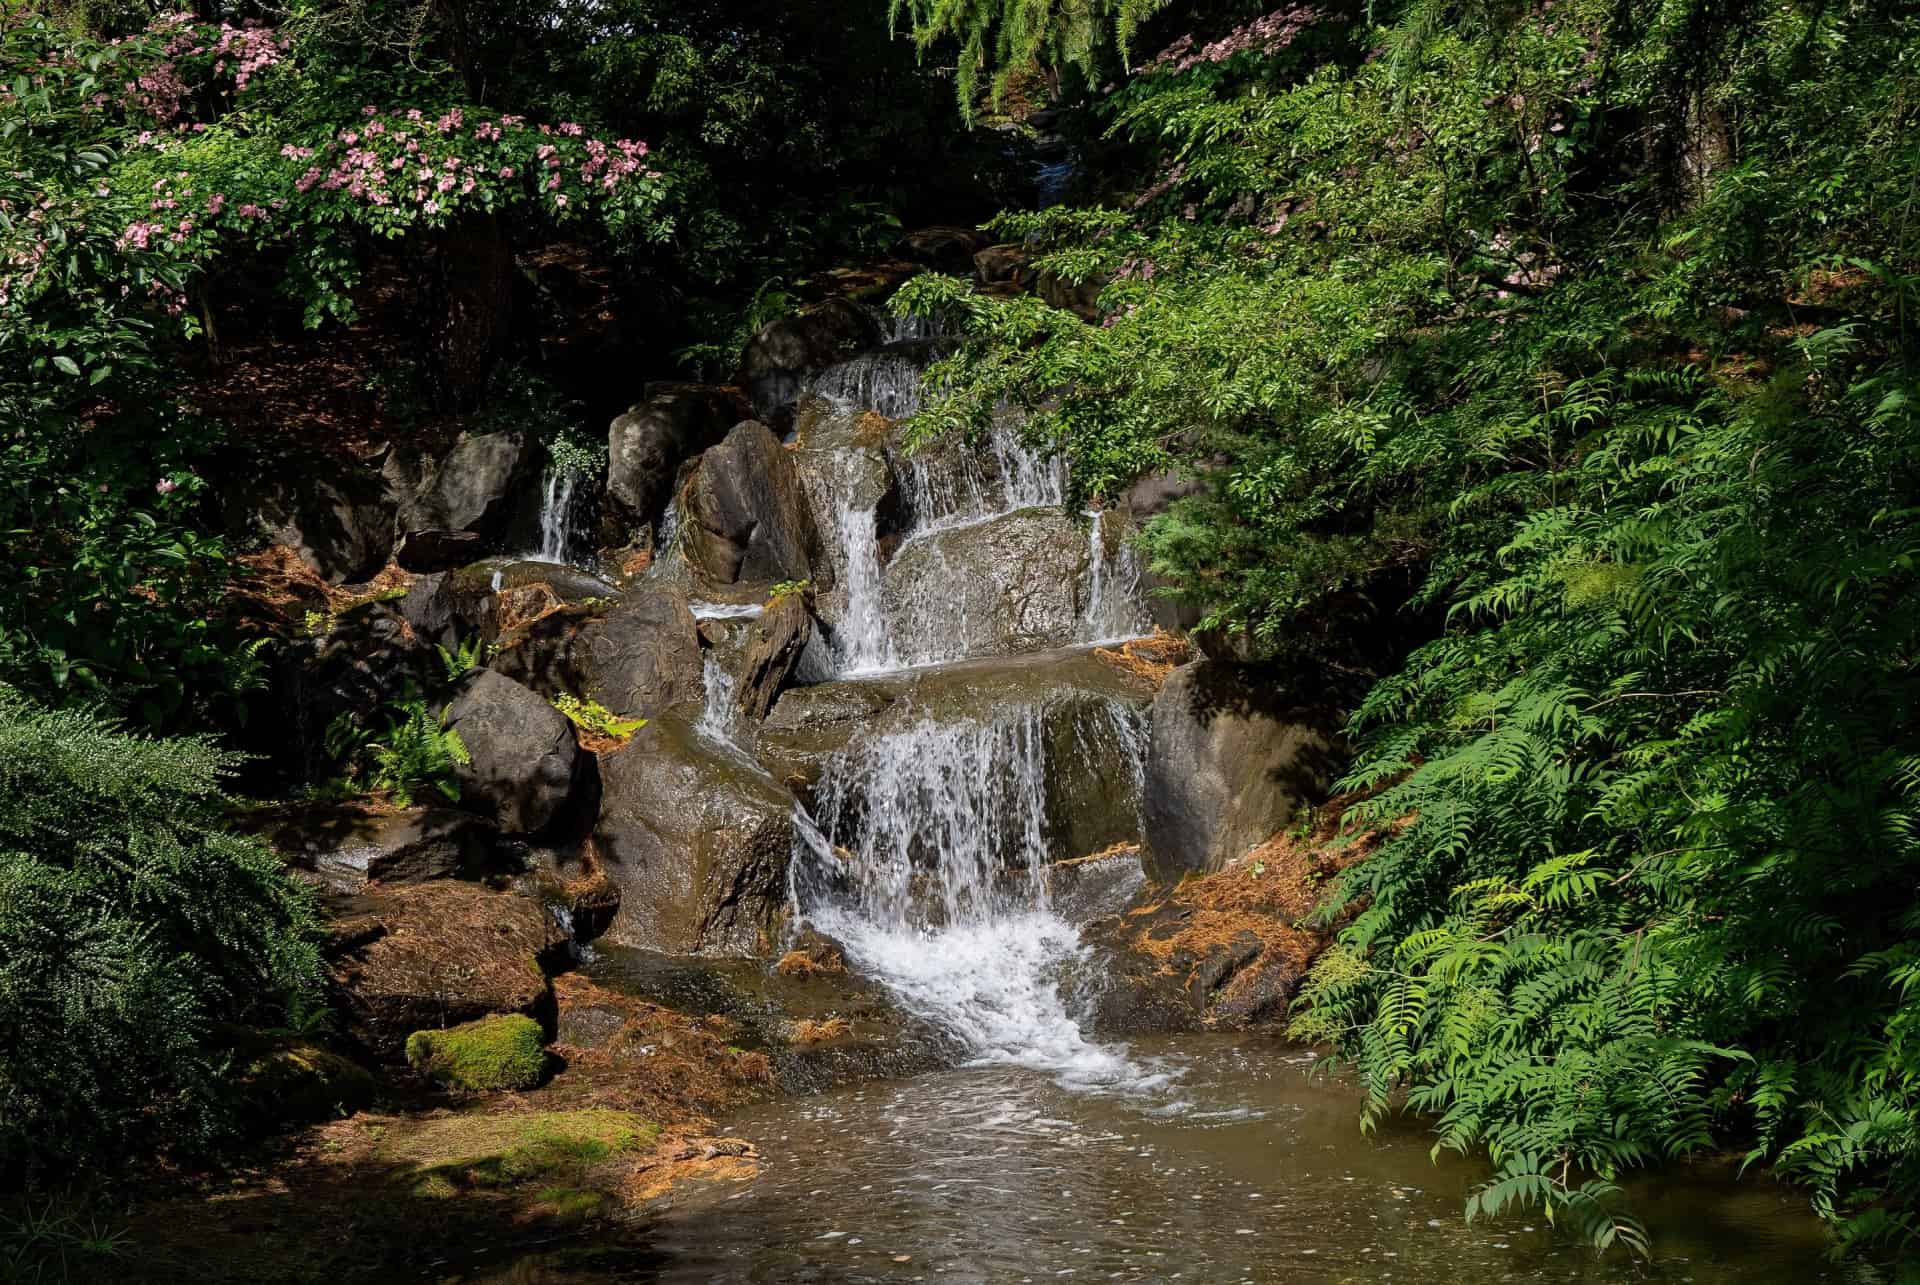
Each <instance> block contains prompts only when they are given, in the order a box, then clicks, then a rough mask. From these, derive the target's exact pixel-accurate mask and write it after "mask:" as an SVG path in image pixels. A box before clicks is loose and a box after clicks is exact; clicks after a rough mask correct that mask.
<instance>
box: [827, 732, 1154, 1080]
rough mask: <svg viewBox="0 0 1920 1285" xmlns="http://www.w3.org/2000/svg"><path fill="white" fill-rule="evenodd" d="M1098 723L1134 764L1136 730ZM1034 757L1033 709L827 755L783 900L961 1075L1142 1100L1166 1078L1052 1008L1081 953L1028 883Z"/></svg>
mask: <svg viewBox="0 0 1920 1285" xmlns="http://www.w3.org/2000/svg"><path fill="white" fill-rule="evenodd" d="M1100 721H1102V722H1103V723H1108V720H1106V719H1104V718H1103V719H1102V720H1100ZM1109 726H1110V727H1111V728H1113V729H1120V730H1122V731H1124V732H1125V733H1126V734H1127V735H1128V736H1129V737H1130V738H1131V739H1129V740H1127V741H1126V742H1125V743H1123V744H1121V745H1119V746H1117V747H1116V748H1117V750H1118V751H1119V752H1122V753H1134V754H1137V753H1138V749H1139V746H1138V741H1139V736H1140V728H1139V724H1138V721H1137V720H1131V721H1130V720H1127V719H1124V718H1120V717H1118V716H1115V717H1114V718H1113V719H1112V720H1111V722H1110V724H1109ZM1074 741H1075V743H1076V744H1079V743H1080V738H1079V737H1078V736H1077V735H1076V737H1075V738H1074ZM1046 746H1047V737H1046V727H1045V714H1044V711H1042V710H1041V709H1039V708H1038V707H1032V706H1029V707H1026V708H1024V709H1020V710H1015V711H1009V712H1006V713H1002V714H1000V715H998V716H997V717H994V718H992V719H990V720H988V721H985V722H970V721H962V722H953V723H936V722H933V721H931V720H926V721H922V722H921V723H919V724H917V725H915V726H913V727H910V728H907V729H905V730H903V731H900V732H895V733H892V734H889V735H885V736H880V737H877V738H874V739H873V740H871V741H869V742H867V743H866V744H865V745H864V746H862V747H860V748H859V749H857V750H854V751H851V752H849V753H848V754H845V755H843V756H841V757H839V758H837V759H836V760H835V761H834V762H832V763H831V764H830V765H829V766H828V769H827V772H826V774H825V776H824V777H823V779H822V781H821V783H820V786H819V788H818V790H817V791H816V803H817V811H818V815H819V823H818V824H817V825H816V824H815V823H814V820H813V818H811V817H809V816H807V815H806V813H805V812H804V811H802V812H800V813H799V814H798V817H797V819H798V821H799V824H798V825H797V826H796V832H797V835H798V837H797V839H796V843H795V851H794V860H793V865H792V871H793V873H792V878H793V881H794V882H793V891H794V900H795V902H796V906H797V909H798V910H799V912H800V914H801V915H802V916H803V917H804V918H805V919H806V921H807V922H809V923H811V924H813V925H814V926H815V927H817V928H819V929H820V930H821V931H823V932H825V933H827V934H828V935H829V936H831V937H833V938H835V939H836V940H838V941H839V942H840V943H841V944H842V945H843V946H844V947H845V948H846V951H847V955H848V958H849V960H850V961H851V962H852V963H853V964H854V965H855V967H857V968H858V969H860V970H861V971H862V972H864V973H866V974H867V975H869V976H871V977H873V978H875V979H876V980H878V981H879V982H881V983H882V984H883V985H885V986H886V987H887V988H888V989H889V990H890V991H892V992H893V994H894V996H895V997H896V998H897V999H898V1000H899V1002H900V1004H901V1006H902V1007H904V1008H905V1009H907V1010H908V1011H909V1012H911V1013H913V1014H914V1015H915V1016H917V1017H920V1018H922V1019H924V1020H926V1021H929V1022H932V1023H934V1024H935V1025H937V1026H939V1027H940V1028H941V1029H942V1030H944V1031H946V1032H947V1033H949V1034H950V1035H952V1036H953V1037H954V1038H955V1039H957V1040H958V1041H959V1042H960V1044H961V1046H962V1047H963V1048H965V1049H966V1050H967V1052H968V1061H969V1064H972V1065H980V1066H988V1065H1005V1066H1020V1067H1026V1068H1028V1069H1031V1070H1036V1071H1043V1072H1046V1073H1047V1074H1049V1075H1051V1076H1053V1077H1054V1078H1055V1079H1056V1080H1057V1081H1058V1082H1059V1083H1060V1084H1062V1085H1064V1086H1067V1087H1070V1088H1074V1089H1077V1090H1089V1091H1092V1090H1099V1091H1125V1092H1131V1093H1148V1092H1153V1091H1156V1090H1159V1089H1162V1088H1164V1087H1165V1086H1166V1085H1167V1083H1168V1082H1169V1079H1170V1075H1169V1073H1168V1072H1167V1071H1165V1070H1164V1069H1162V1068H1158V1067H1154V1066H1147V1065H1142V1064H1141V1063H1139V1062H1138V1061H1136V1060H1134V1059H1132V1058H1130V1057H1129V1056H1128V1055H1127V1052H1126V1050H1125V1048H1124V1046H1120V1045H1107V1044H1100V1043H1097V1042H1095V1041H1092V1040H1089V1039H1088V1038H1087V1037H1086V1035H1085V1034H1084V1032H1083V1031H1082V1030H1081V1028H1080V1024H1079V1022H1078V1021H1077V1020H1076V1019H1075V1017H1074V1016H1073V1014H1072V1013H1071V1012H1070V1011H1069V1007H1068V1004H1067V1001H1066V999H1065V998H1064V995H1063V990H1062V984H1061V983H1062V981H1063V974H1064V973H1065V971H1066V970H1067V969H1068V968H1069V967H1070V966H1071V965H1073V964H1075V963H1078V962H1080V961H1081V959H1082V954H1083V947H1082V945H1081V943H1080V937H1079V933H1078V932H1077V931H1076V930H1075V929H1074V928H1073V927H1072V925H1070V924H1068V923H1067V922H1066V921H1065V920H1064V919H1062V918H1061V917H1060V916H1059V915H1057V914H1055V913H1054V912H1053V910H1052V909H1051V908H1050V906H1049V905H1048V903H1047V894H1046V888H1045V885H1044V882H1043V881H1042V879H1041V877H1040V875H1041V868H1042V866H1043V865H1044V864H1045V862H1046V860H1047V859H1048V855H1049V854H1048V851H1047V846H1046V827H1047V810H1048V803H1049V799H1048V788H1047V776H1048V774H1047V761H1046ZM836 845H837V846H836Z"/></svg>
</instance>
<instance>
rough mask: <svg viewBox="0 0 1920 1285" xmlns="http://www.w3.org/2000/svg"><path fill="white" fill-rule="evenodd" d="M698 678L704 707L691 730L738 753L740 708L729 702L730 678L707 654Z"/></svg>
mask: <svg viewBox="0 0 1920 1285" xmlns="http://www.w3.org/2000/svg"><path fill="white" fill-rule="evenodd" d="M701 678H702V680H703V681H704V682H705V683H706V689H707V697H706V704H705V705H704V706H703V707H702V708H701V711H700V717H699V719H698V720H697V721H696V722H695V723H694V725H693V730H694V731H695V732H698V733H699V734H700V735H701V736H704V737H706V738H707V739H708V740H710V741H715V742H717V743H719V744H721V745H724V746H727V747H728V748H730V749H739V748H740V742H739V734H740V707H739V706H738V705H736V704H735V703H734V700H733V691H734V678H733V675H732V674H731V673H729V672H727V667H726V666H725V665H723V664H721V663H720V661H719V659H718V658H717V657H716V656H715V655H714V654H713V652H711V651H709V652H707V654H706V662H705V667H704V669H703V670H702V672H701Z"/></svg>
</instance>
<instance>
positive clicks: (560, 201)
mask: <svg viewBox="0 0 1920 1285" xmlns="http://www.w3.org/2000/svg"><path fill="white" fill-rule="evenodd" d="M553 203H554V205H555V206H557V207H558V208H560V209H562V210H564V209H566V208H567V194H566V193H565V192H562V193H561V194H560V195H558V196H556V197H554V198H553Z"/></svg>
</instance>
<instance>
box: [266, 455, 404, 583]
mask: <svg viewBox="0 0 1920 1285" xmlns="http://www.w3.org/2000/svg"><path fill="white" fill-rule="evenodd" d="M228 497H229V498H228V513H229V514H230V516H231V520H232V522H231V524H232V525H233V526H234V527H235V528H236V529H238V530H239V531H240V532H241V533H242V534H244V535H247V536H250V537H253V538H257V539H263V540H266V541H268V542H269V543H273V544H284V545H287V546H289V547H290V548H292V549H293V551H294V552H295V553H296V554H298V555H299V557H300V561H301V562H303V563H305V564H306V565H307V566H308V567H310V568H311V569H312V570H314V571H315V572H317V573H318V574H319V575H320V576H321V577H322V578H324V579H325V580H326V581H327V582H328V583H330V584H357V583H359V582H360V581H363V580H366V579H368V578H369V577H371V576H372V575H373V573H374V572H376V571H378V570H379V569H380V568H381V567H383V566H385V565H386V563H387V558H388V556H389V555H390V554H391V553H392V552H393V522H394V513H395V510H396V501H395V498H394V494H393V491H392V489H391V488H390V487H389V486H388V484H387V480H386V479H385V478H384V477H382V476H381V475H380V474H378V473H376V472H374V471H373V470H372V469H370V468H362V467H360V466H359V465H356V464H349V463H346V462H344V461H342V460H337V459H334V458H333V457H331V456H326V455H300V456H294V457H292V458H288V459H283V460H278V461H276V462H275V463H274V466H273V467H272V468H261V469H258V470H256V471H254V472H253V473H251V474H249V475H248V476H247V477H246V478H244V479H243V480H240V481H236V483H235V484H234V485H233V487H232V488H231V489H230V490H229V492H228Z"/></svg>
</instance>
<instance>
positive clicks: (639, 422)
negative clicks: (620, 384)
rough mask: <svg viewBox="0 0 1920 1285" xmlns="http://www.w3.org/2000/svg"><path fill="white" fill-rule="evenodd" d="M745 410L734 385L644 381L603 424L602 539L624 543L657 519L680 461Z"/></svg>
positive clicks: (712, 440)
mask: <svg viewBox="0 0 1920 1285" xmlns="http://www.w3.org/2000/svg"><path fill="white" fill-rule="evenodd" d="M750 413H751V411H750V408H749V407H748V405H747V403H746V401H745V399H744V398H742V397H741V396H740V393H739V390H738V389H734V388H724V387H717V386H713V385H708V384H649V385H647V387H646V389H645V390H644V392H643V393H642V396H641V399H640V400H639V401H638V402H636V403H634V404H633V405H632V406H631V407H629V408H628V410H627V412H626V414H624V415H621V416H619V417H618V418H616V419H615V420H614V421H613V423H612V424H610V425H608V427H607V501H608V503H607V511H606V516H607V518H608V520H609V529H608V530H605V531H603V532H602V535H603V536H604V537H605V539H606V541H607V543H608V544H610V545H621V544H625V543H626V542H627V541H628V540H630V539H631V538H632V537H633V534H634V532H635V530H636V529H637V528H639V527H640V526H642V525H645V524H647V523H653V522H657V521H658V520H659V518H660V515H661V513H662V512H663V511H664V510H665V509H666V507H667V501H668V500H669V499H670V498H672V496H673V489H674V484H675V482H676V481H677V480H678V478H679V475H680V466H681V465H682V464H684V463H685V462H686V461H687V460H689V459H691V458H692V457H693V456H695V455H697V454H699V453H700V452H701V451H704V450H706V449H707V448H708V447H709V446H712V445H714V444H715V443H717V442H719V441H720V440H721V439H722V438H723V437H725V436H726V435H727V430H728V429H730V428H732V427H733V426H734V425H735V424H738V423H739V422H740V421H741V420H743V419H746V418H747V417H748V416H749V414H750Z"/></svg>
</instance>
